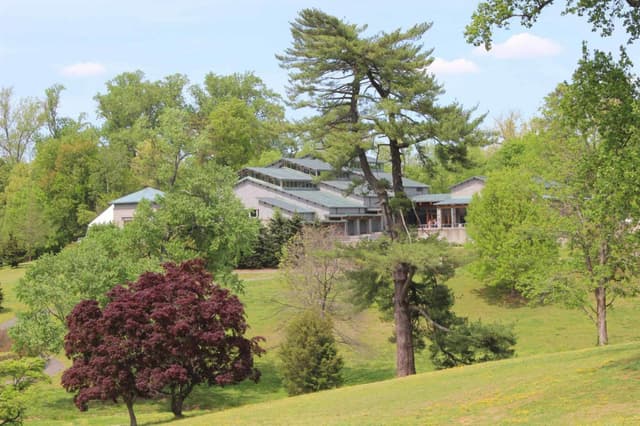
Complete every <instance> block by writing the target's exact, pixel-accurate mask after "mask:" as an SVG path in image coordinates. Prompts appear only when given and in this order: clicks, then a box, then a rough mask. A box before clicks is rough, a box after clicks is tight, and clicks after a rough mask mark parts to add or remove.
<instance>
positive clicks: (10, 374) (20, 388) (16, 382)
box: [0, 358, 49, 425]
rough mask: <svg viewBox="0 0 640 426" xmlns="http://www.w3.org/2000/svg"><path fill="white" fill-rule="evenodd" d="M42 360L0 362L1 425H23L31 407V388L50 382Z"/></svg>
mask: <svg viewBox="0 0 640 426" xmlns="http://www.w3.org/2000/svg"><path fill="white" fill-rule="evenodd" d="M44 367H45V362H44V360H43V359H41V358H20V359H6V360H4V361H0V379H1V381H0V424H3V425H21V424H22V423H23V420H24V414H25V411H26V410H27V408H28V406H29V397H31V398H33V395H30V393H31V389H29V388H30V386H31V385H32V384H34V383H37V382H42V381H48V380H49V378H48V377H47V376H46V375H45V374H44V371H43V370H44Z"/></svg>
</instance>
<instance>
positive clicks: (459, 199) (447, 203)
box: [436, 197, 471, 206]
mask: <svg viewBox="0 0 640 426" xmlns="http://www.w3.org/2000/svg"><path fill="white" fill-rule="evenodd" d="M470 202H471V197H455V198H449V199H446V200H442V201H440V202H437V203H436V206H450V205H459V204H464V205H466V204H469V203H470Z"/></svg>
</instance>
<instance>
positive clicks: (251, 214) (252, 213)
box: [249, 209, 260, 217]
mask: <svg viewBox="0 0 640 426" xmlns="http://www.w3.org/2000/svg"><path fill="white" fill-rule="evenodd" d="M259 215H260V211H259V210H258V209H250V210H249V217H259Z"/></svg>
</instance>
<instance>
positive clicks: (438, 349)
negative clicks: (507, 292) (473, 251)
mask: <svg viewBox="0 0 640 426" xmlns="http://www.w3.org/2000/svg"><path fill="white" fill-rule="evenodd" d="M351 255H352V256H355V259H354V260H355V261H356V264H357V267H356V268H355V269H353V270H351V271H348V272H347V277H348V278H349V279H350V280H351V282H352V286H353V291H354V299H353V300H354V301H356V302H357V303H359V304H361V305H363V306H369V305H371V304H375V305H376V306H377V307H378V308H379V309H380V310H381V311H382V312H383V313H384V314H385V316H386V318H387V319H391V318H393V319H394V321H398V314H399V310H398V308H397V305H398V304H399V303H406V305H407V309H406V312H408V318H407V320H408V322H409V323H410V328H409V333H410V339H411V340H410V342H409V344H410V345H411V348H412V351H413V350H421V349H424V348H425V347H426V342H425V338H426V339H428V340H430V341H431V345H430V346H429V349H430V351H431V359H432V361H433V362H434V365H436V366H437V367H441V368H442V367H452V366H455V365H461V364H471V363H474V362H482V361H488V360H492V359H502V358H508V357H511V356H513V354H514V350H513V349H512V346H513V345H515V343H516V341H515V336H514V334H513V332H512V331H511V330H510V329H508V328H506V327H501V326H497V325H489V326H484V325H482V324H481V323H480V322H469V321H468V320H467V319H466V318H461V317H458V316H457V315H456V314H455V313H453V311H452V310H451V308H452V306H453V302H454V300H453V294H452V293H451V291H450V290H449V288H448V287H447V286H446V285H444V284H441V283H440V282H441V281H443V280H446V279H447V278H448V277H450V276H452V275H453V272H454V270H453V267H454V265H455V264H456V262H457V260H456V254H455V253H453V252H452V251H451V249H450V248H449V247H448V246H447V244H446V243H443V242H441V241H438V240H437V239H435V237H431V238H428V239H425V240H421V241H418V242H415V243H412V244H407V243H404V244H402V243H398V242H390V241H387V240H382V241H375V242H362V243H360V244H359V245H358V247H357V250H356V251H355V252H354V253H351ZM396 264H401V265H403V268H404V271H405V275H404V277H403V282H402V283H401V284H402V286H403V289H402V291H401V292H398V291H397V289H395V288H394V287H395V286H396V285H398V280H397V279H395V277H393V276H391V274H390V271H393V273H397V272H396V271H394V270H393V269H392V268H390V267H389V266H390V265H396ZM396 294H403V295H404V296H403V297H404V300H402V301H398V300H397V299H395V295H396ZM392 296H393V297H392ZM396 330H397V328H396ZM397 339H398V335H397V332H396V334H395V335H394V336H393V337H392V340H393V341H397Z"/></svg>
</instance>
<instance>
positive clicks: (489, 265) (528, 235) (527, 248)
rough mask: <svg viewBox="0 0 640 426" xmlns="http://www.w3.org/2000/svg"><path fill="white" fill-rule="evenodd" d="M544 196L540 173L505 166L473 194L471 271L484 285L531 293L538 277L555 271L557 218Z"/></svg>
mask: <svg viewBox="0 0 640 426" xmlns="http://www.w3.org/2000/svg"><path fill="white" fill-rule="evenodd" d="M503 149H506V148H503ZM545 195H547V194H545V185H544V182H541V179H540V177H536V176H534V175H533V174H532V173H531V172H529V171H528V170H526V169H524V168H504V169H502V170H500V171H499V172H495V173H493V174H490V175H489V178H488V180H487V185H486V186H485V188H484V189H483V190H482V193H480V194H477V195H476V196H475V197H474V199H473V201H472V203H471V204H470V206H469V210H468V214H467V218H466V219H467V233H468V235H469V237H470V238H471V241H472V244H471V247H472V248H473V249H474V250H475V252H476V254H477V259H476V261H475V262H474V272H475V274H476V276H477V277H478V278H479V279H481V280H483V281H484V282H485V283H486V284H487V285H489V286H491V287H496V288H497V289H499V290H502V291H503V292H507V293H508V292H511V293H519V294H522V295H524V296H526V297H532V296H534V295H535V294H536V290H535V289H536V288H537V287H538V284H539V283H540V281H541V280H544V279H545V277H548V276H551V275H552V274H553V272H552V271H553V270H557V262H558V260H559V254H560V245H559V243H558V238H559V237H560V235H559V234H558V231H557V221H558V218H557V214H556V212H555V211H554V210H553V209H552V207H551V205H550V202H549V201H548V200H547V199H545Z"/></svg>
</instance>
